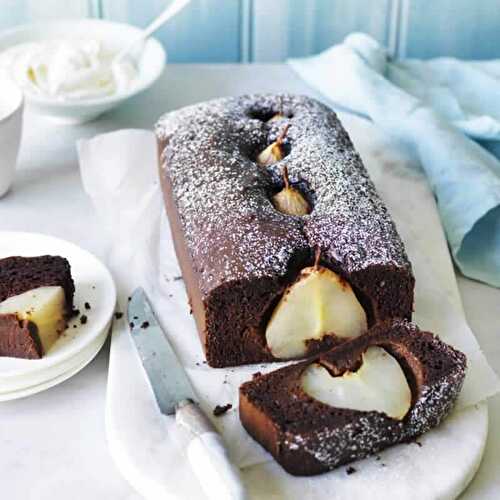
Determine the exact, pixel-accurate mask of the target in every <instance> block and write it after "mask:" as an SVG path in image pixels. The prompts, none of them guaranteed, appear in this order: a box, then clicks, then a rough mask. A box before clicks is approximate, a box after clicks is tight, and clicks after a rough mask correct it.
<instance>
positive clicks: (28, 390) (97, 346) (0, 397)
mask: <svg viewBox="0 0 500 500" xmlns="http://www.w3.org/2000/svg"><path fill="white" fill-rule="evenodd" d="M107 336H108V335H107V332H104V334H103V335H102V336H101V337H99V338H98V339H97V340H96V342H95V343H94V344H92V345H91V346H89V347H88V348H87V349H86V350H85V351H84V352H83V353H81V354H80V355H77V356H75V359H74V361H75V363H74V365H73V366H71V368H69V369H68V370H62V371H61V372H60V373H59V374H57V375H56V376H54V377H51V378H48V379H46V380H45V381H43V382H40V383H38V384H34V385H30V386H27V387H24V388H21V389H19V390H16V391H9V392H5V393H0V402H3V401H11V400H13V399H20V398H25V397H27V396H31V395H33V394H37V393H38V392H42V391H45V390H46V389H50V388H51V387H54V386H55V385H57V384H60V383H61V382H64V381H65V380H68V379H69V378H71V377H72V376H73V375H76V374H77V373H78V372H79V371H80V370H82V369H83V368H85V367H86V366H87V365H88V364H89V363H90V362H91V361H92V360H93V359H94V358H95V357H96V356H97V354H98V353H99V351H100V350H101V347H102V346H103V345H104V342H106V338H107Z"/></svg>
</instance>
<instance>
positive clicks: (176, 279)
mask: <svg viewBox="0 0 500 500" xmlns="http://www.w3.org/2000/svg"><path fill="white" fill-rule="evenodd" d="M181 280H182V276H174V281H181Z"/></svg>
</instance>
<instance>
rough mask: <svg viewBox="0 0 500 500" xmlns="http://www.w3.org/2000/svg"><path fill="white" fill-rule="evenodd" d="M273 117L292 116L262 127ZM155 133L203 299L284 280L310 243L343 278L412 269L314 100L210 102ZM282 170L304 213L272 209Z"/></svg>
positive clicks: (348, 150)
mask: <svg viewBox="0 0 500 500" xmlns="http://www.w3.org/2000/svg"><path fill="white" fill-rule="evenodd" d="M279 111H283V112H284V114H285V115H286V116H291V117H290V118H284V119H283V120H277V121H273V122H268V123H266V121H265V120H266V119H267V118H268V117H270V116H272V115H273V114H274V113H277V112H279ZM255 117H257V118H255ZM266 117H267V118H266ZM259 118H260V119H259ZM286 123H290V128H289V130H288V133H287V138H286V148H287V150H288V151H289V154H288V155H287V156H285V158H284V159H283V160H281V161H279V162H277V163H276V164H274V165H272V166H270V167H267V168H266V167H261V166H259V165H257V164H256V163H255V161H254V159H255V157H256V154H257V153H258V152H260V151H262V150H263V149H264V148H265V147H266V146H267V145H268V144H270V143H271V142H272V141H274V140H275V139H276V137H277V136H278V135H279V133H280V131H281V130H282V129H283V126H284V125H285V124H286ZM156 132H157V135H158V137H159V139H160V140H163V141H168V146H167V147H166V148H165V149H164V151H163V154H162V158H161V164H162V167H161V168H162V174H161V175H162V176H166V177H168V179H169V181H170V183H171V184H172V190H173V194H174V200H175V203H176V205H177V208H178V212H179V214H180V218H181V224H182V227H183V230H184V234H185V238H186V242H187V247H188V249H189V252H190V254H191V258H192V261H193V263H194V266H195V268H196V270H197V271H198V272H199V273H201V274H202V275H203V279H202V280H201V282H200V288H201V289H202V292H203V293H208V292H209V291H210V290H211V289H212V288H213V287H214V286H217V285H219V284H221V283H225V282H228V281H233V280H240V279H245V278H256V277H257V278H259V277H272V278H280V277H283V276H284V275H285V274H286V272H287V269H288V266H289V262H290V259H292V258H293V257H294V256H295V255H297V252H305V251H306V252H307V251H310V252H311V253H312V252H313V251H314V247H315V246H317V245H319V246H320V247H321V249H322V254H323V256H324V257H325V258H328V259H330V260H334V261H335V262H337V263H339V265H340V266H341V267H342V268H343V269H344V270H345V272H346V273H351V272H354V271H357V270H361V269H365V268H367V267H369V266H371V265H377V264H381V265H392V266H398V267H402V268H405V269H410V265H409V263H408V260H407V258H406V254H405V251H404V247H403V244H402V242H401V240H400V238H399V236H398V234H397V232H396V229H395V227H394V224H393V222H392V220H391V218H390V216H389V214H388V213H387V210H386V208H385V206H384V204H383V202H382V201H381V199H380V197H379V196H378V194H377V192H376V190H375V187H374V185H373V183H372V182H371V180H370V179H369V177H368V174H367V173H366V170H365V169H364V167H363V165H362V162H361V159H360V158H359V156H358V154H357V153H356V152H355V150H354V148H353V146H352V144H351V142H350V140H349V138H348V136H347V134H346V132H345V131H344V129H343V128H342V126H341V124H340V122H339V121H338V119H337V117H336V115H335V113H333V112H332V111H330V110H328V109H327V108H326V107H325V106H323V105H322V104H320V103H319V102H317V101H315V100H312V99H310V98H307V97H302V96H291V95H280V96H278V95H264V96H263V95H253V96H242V97H238V98H225V99H218V100H214V101H209V102H207V103H202V104H198V105H195V106H190V107H188V108H184V109H182V110H179V111H176V112H174V113H169V114H167V115H165V116H164V117H162V118H161V119H160V121H159V123H158V125H157V127H156ZM285 165H286V166H287V168H288V172H289V176H290V180H291V182H292V183H295V184H297V183H298V185H300V186H303V187H304V189H307V191H308V193H309V194H310V195H311V198H312V200H313V205H314V208H313V211H312V213H311V214H310V215H306V216H302V217H294V216H286V215H284V214H281V213H280V212H278V211H276V209H275V208H274V207H273V205H272V203H271V201H270V197H271V194H272V192H274V191H275V190H276V189H277V187H278V185H279V182H280V177H281V170H282V168H283V166H285Z"/></svg>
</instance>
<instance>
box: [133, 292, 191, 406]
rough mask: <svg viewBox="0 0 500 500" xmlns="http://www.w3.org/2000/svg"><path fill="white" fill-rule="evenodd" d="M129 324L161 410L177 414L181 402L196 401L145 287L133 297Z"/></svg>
mask: <svg viewBox="0 0 500 500" xmlns="http://www.w3.org/2000/svg"><path fill="white" fill-rule="evenodd" d="M128 321H129V325H130V332H131V333H132V338H133V340H134V343H135V346H136V348H137V351H138V352H139V357H140V358H141V361H142V365H143V367H144V370H145V371H146V374H147V376H148V378H149V381H150V383H151V387H152V388H153V392H154V395H155V397H156V401H157V402H158V406H159V407H160V411H161V412H162V413H164V414H165V415H173V414H174V413H175V408H176V405H177V404H179V403H180V402H182V401H184V400H191V401H196V396H195V394H194V391H193V388H192V386H191V383H190V382H189V379H188V378H187V375H186V372H185V371H184V368H183V367H182V366H181V364H180V362H179V359H178V358H177V356H176V354H175V352H174V350H173V349H172V347H171V345H170V343H169V342H168V341H167V339H166V337H165V335H164V333H163V330H162V329H161V327H160V325H159V323H158V320H157V319H156V317H155V314H154V312H153V308H152V307H151V304H150V303H149V301H148V298H147V296H146V293H145V292H144V290H143V289H142V288H138V289H137V290H136V291H135V292H134V293H133V294H132V297H131V298H130V301H129V304H128ZM167 368H168V369H167Z"/></svg>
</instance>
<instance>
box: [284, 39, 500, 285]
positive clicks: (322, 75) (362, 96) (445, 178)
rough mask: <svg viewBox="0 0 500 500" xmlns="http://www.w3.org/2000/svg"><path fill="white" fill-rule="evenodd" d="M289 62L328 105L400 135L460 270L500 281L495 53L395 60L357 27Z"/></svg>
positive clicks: (499, 76) (499, 111)
mask: <svg viewBox="0 0 500 500" xmlns="http://www.w3.org/2000/svg"><path fill="white" fill-rule="evenodd" d="M288 63H289V64H290V66H291V67H292V68H293V69H294V70H295V71H296V72H297V73H298V74H299V76H301V77H302V78H303V79H304V80H305V81H306V82H307V83H308V84H309V85H311V86H312V87H313V88H315V89H316V90H318V91H319V92H320V93H321V94H323V95H324V96H325V97H326V98H327V100H328V101H330V102H331V104H332V105H334V106H335V105H340V106H342V107H344V108H347V109H349V110H351V111H354V112H356V113H360V114H362V115H365V116H367V117H369V118H370V119H371V120H373V121H374V122H375V123H376V124H377V125H378V126H380V127H381V128H382V129H384V130H385V131H386V132H387V133H389V134H391V135H392V136H396V137H397V138H398V139H399V140H400V141H401V143H402V144H403V145H404V147H405V148H407V151H408V153H409V154H411V155H412V156H413V157H414V159H415V160H416V161H417V163H420V165H421V166H422V168H423V169H424V171H425V173H426V175H427V178H428V180H429V183H430V186H431V188H432V190H433V191H434V194H435V196H436V199H437V204H438V208H439V211H440V214H441V220H442V223H443V226H444V228H445V232H446V235H447V238H448V242H449V245H450V248H451V252H452V255H453V258H454V259H455V262H456V264H457V265H458V267H459V268H460V270H461V271H462V273H463V274H465V275H466V276H469V277H471V278H474V279H477V280H480V281H483V282H485V283H488V284H490V285H494V286H497V287H500V161H499V159H498V158H497V157H496V156H495V155H499V157H500V60H497V61H478V62H466V61H459V60H456V59H450V58H439V59H433V60H429V61H420V60H410V59H409V60H401V61H395V60H391V59H390V58H389V56H388V54H387V51H386V50H385V49H384V48H383V47H382V46H381V45H379V44H378V43H377V42H376V41H375V40H373V39H372V38H370V37H369V36H367V35H364V34H361V33H355V34H352V35H349V36H348V37H347V38H346V39H345V40H344V42H343V43H342V44H339V45H335V46H334V47H332V48H330V49H328V50H326V51H324V52H322V53H320V54H318V55H316V56H313V57H309V58H305V59H291V60H289V61H288ZM415 217H418V213H416V214H415Z"/></svg>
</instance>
